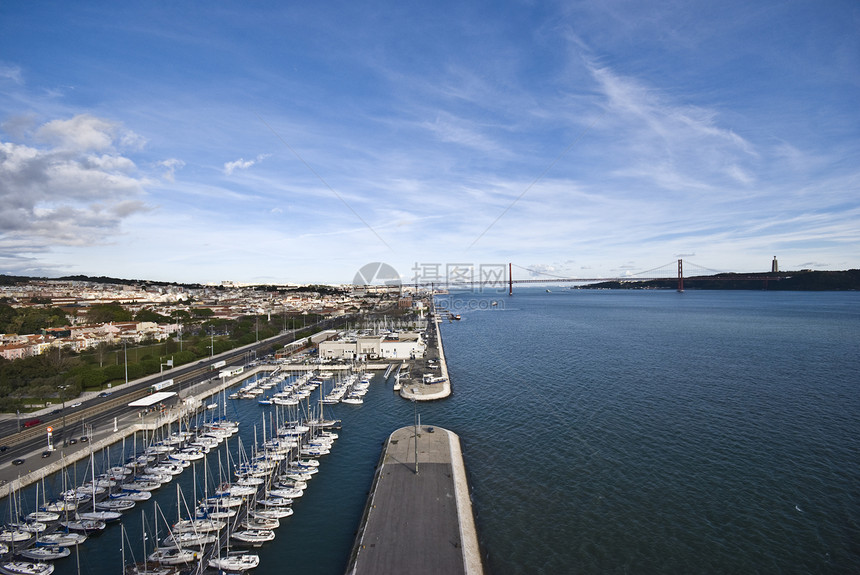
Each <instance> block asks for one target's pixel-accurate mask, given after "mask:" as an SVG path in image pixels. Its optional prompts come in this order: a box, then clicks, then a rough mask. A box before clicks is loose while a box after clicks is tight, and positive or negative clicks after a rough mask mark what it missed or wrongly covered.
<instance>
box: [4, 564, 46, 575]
mask: <svg viewBox="0 0 860 575" xmlns="http://www.w3.org/2000/svg"><path fill="white" fill-rule="evenodd" d="M53 572H54V565H53V563H30V562H27V561H8V562H6V563H0V573H4V574H5V575H50V574H51V573H53Z"/></svg>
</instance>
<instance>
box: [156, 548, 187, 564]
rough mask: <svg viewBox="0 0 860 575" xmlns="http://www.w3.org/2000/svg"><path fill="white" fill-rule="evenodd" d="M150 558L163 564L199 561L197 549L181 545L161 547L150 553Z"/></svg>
mask: <svg viewBox="0 0 860 575" xmlns="http://www.w3.org/2000/svg"><path fill="white" fill-rule="evenodd" d="M148 559H149V560H150V561H155V562H156V563H159V564H161V565H186V564H188V563H194V562H195V561H197V551H192V550H190V549H181V548H179V547H159V548H158V549H156V550H155V551H153V552H152V553H150V554H149V558H148Z"/></svg>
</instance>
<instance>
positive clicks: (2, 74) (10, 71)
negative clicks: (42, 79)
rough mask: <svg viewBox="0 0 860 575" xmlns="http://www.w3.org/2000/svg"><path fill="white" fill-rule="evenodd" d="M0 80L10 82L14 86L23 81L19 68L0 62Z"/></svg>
mask: <svg viewBox="0 0 860 575" xmlns="http://www.w3.org/2000/svg"><path fill="white" fill-rule="evenodd" d="M0 78H5V79H7V80H11V81H12V82H14V83H15V84H23V83H24V79H23V77H22V75H21V68H20V67H19V66H13V65H11V64H4V63H2V62H0Z"/></svg>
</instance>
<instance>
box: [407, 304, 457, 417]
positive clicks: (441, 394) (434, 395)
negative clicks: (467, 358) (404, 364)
mask: <svg viewBox="0 0 860 575" xmlns="http://www.w3.org/2000/svg"><path fill="white" fill-rule="evenodd" d="M433 326H434V329H435V331H436V345H435V347H431V349H430V350H428V358H432V359H436V360H437V361H438V365H439V375H440V376H441V378H442V382H441V383H432V384H429V385H428V384H425V383H424V382H423V380H422V379H419V377H420V376H421V374H423V373H424V370H423V369H419V368H417V367H416V366H413V368H412V371H413V372H414V374H415V375H414V376H413V379H411V380H407V381H404V382H402V383H401V388H400V397H402V398H403V399H408V400H411V401H412V400H414V401H433V400H436V399H444V398H446V397H448V396H449V395H451V378H450V377H449V376H448V364H447V363H446V361H445V350H444V348H443V347H442V331H441V330H440V329H439V313H438V312H436V311H435V308H434V313H433ZM434 351H435V357H433V355H434V354H433V353H432V352H434ZM412 363H413V364H416V363H418V362H416V361H413V362H412Z"/></svg>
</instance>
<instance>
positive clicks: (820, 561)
mask: <svg viewBox="0 0 860 575" xmlns="http://www.w3.org/2000/svg"><path fill="white" fill-rule="evenodd" d="M440 301H441V302H442V303H443V304H445V305H447V306H448V307H449V308H450V309H452V310H453V311H456V312H457V313H460V315H461V317H462V320H461V321H458V322H456V321H455V322H450V323H449V322H446V323H445V324H443V325H442V335H443V340H444V345H445V353H446V357H447V359H448V366H449V371H450V374H451V378H452V382H453V390H454V394H453V395H452V396H451V397H450V398H448V399H446V400H443V401H439V402H434V403H429V404H418V405H417V406H416V405H413V404H411V403H409V402H406V401H403V400H401V399H400V398H399V397H397V396H396V395H395V394H394V393H393V392H392V390H391V385H390V383H389V384H385V383H384V382H382V380H381V375H377V376H376V377H375V378H374V380H373V384H372V386H371V390H370V392H369V393H368V395H367V396H366V397H365V403H364V404H363V405H361V406H349V405H337V406H333V408H332V409H331V410H330V411H331V412H332V413H333V415H335V416H336V417H339V418H341V419H342V420H343V429H342V431H341V439H339V440H338V441H337V442H336V444H335V447H334V449H333V451H332V453H331V454H330V455H328V456H325V457H324V458H322V460H321V471H320V473H319V474H318V475H317V476H316V478H315V479H313V481H311V482H310V484H309V488H308V490H307V491H306V493H305V496H304V497H303V498H301V499H300V500H297V501H296V503H295V504H294V509H295V515H294V516H293V517H291V518H288V519H286V520H282V526H281V527H280V528H279V529H278V530H277V532H276V533H277V538H276V540H275V541H274V542H273V543H270V544H268V545H266V546H264V547H262V548H261V549H260V550H259V551H258V552H259V554H260V557H261V565H260V567H259V568H258V569H257V570H256V571H255V573H257V574H259V575H269V574H272V575H274V574H280V573H284V572H287V571H289V572H302V573H314V574H332V575H334V574H340V573H343V571H344V569H345V567H346V563H347V560H348V556H349V551H350V547H351V545H352V542H353V537H354V534H355V531H356V529H357V528H358V523H359V520H360V516H361V512H362V510H363V506H364V503H365V499H366V496H367V490H368V489H369V487H370V484H371V481H372V478H373V472H374V468H375V465H376V462H377V460H378V458H379V455H380V451H381V447H382V443H383V441H384V440H385V438H386V437H387V436H388V434H390V433H391V432H392V431H393V430H394V429H396V428H398V427H401V426H404V425H411V424H412V422H413V417H414V414H415V412H414V411H413V410H414V409H417V411H418V412H419V413H420V416H421V420H422V422H423V423H426V424H432V425H438V426H441V427H445V428H448V429H451V430H453V431H455V432H456V433H457V434H459V435H460V437H461V440H462V443H463V451H464V457H465V460H466V465H467V468H468V473H469V479H470V482H471V485H472V489H473V494H472V495H473V503H474V509H475V513H476V519H477V527H478V530H479V539H480V542H481V545H482V550H483V553H484V558H485V566H486V568H487V570H488V572H491V573H497V574H507V573H757V572H758V573H776V572H802V573H847V572H860V544H858V542H860V526H858V525H860V294H858V293H833V292H827V293H796V292H764V291H762V292H746V291H688V292H686V293H683V294H679V293H675V292H670V291H590V290H567V289H562V288H552V292H551V293H547V292H546V291H545V290H544V289H531V290H521V291H518V292H517V293H516V294H515V296H514V297H512V298H508V297H507V296H504V295H497V294H472V293H464V294H455V295H451V296H446V297H445V298H443V299H441V300H440ZM491 301H496V302H498V303H497V305H495V306H493V305H491V303H490V302H491ZM229 409H230V413H229V414H230V415H231V416H235V417H239V418H241V419H242V421H243V424H242V437H243V441H244V442H245V443H246V445H250V443H251V442H252V441H253V434H254V426H255V424H256V427H257V434H258V437H259V436H261V434H262V419H263V418H264V417H265V415H264V414H266V413H267V412H268V410H269V409H270V408H268V407H264V406H260V405H258V404H257V403H256V402H254V401H233V402H231V403H230V408H229ZM222 449H223V447H222ZM231 450H232V451H235V441H234V443H233V445H232V446H231ZM209 460H210V463H209V465H208V466H209V471H208V472H209V473H217V463H214V462H213V461H214V459H213V456H211V455H210V458H209ZM78 473H80V471H79V472H78ZM201 473H202V471H198V472H197V476H198V477H197V479H198V481H197V483H198V485H201V484H202V481H201V478H200V474H201ZM178 482H179V483H180V484H182V485H183V486H184V487H183V491H184V492H185V493H186V497H188V498H189V500H190V498H191V495H190V494H191V493H192V489H193V488H192V486H191V484H192V475H191V473H189V472H187V471H186V473H184V474H183V475H182V476H181V478H180V479H179V480H178ZM201 489H202V487H201ZM29 496H30V495H28V494H25V498H26V497H29ZM157 499H158V500H159V501H160V505H161V506H163V508H164V513H165V515H167V516H168V519H171V518H175V514H176V503H175V501H176V491H175V488H173V487H170V486H167V487H164V488H162V489H161V490H160V493H159V494H158V496H157ZM152 508H153V506H152V503H151V502H150V503H149V504H148V505H146V506H144V507H143V509H144V510H145V511H146V514H147V518H149V517H150V516H151V514H152ZM124 523H125V525H126V528H127V530H128V533H129V541H130V542H131V544H130V545H129V544H128V543H127V544H126V553H127V555H128V554H130V553H134V554H135V556H136V558H137V559H139V558H140V555H141V554H142V551H141V550H140V548H142V544H141V539H142V537H141V529H142V527H141V526H140V524H141V515H140V511H139V510H134V511H132V512H130V513H129V514H128V515H127V516H126V518H125V519H124ZM148 529H149V530H151V529H152V527H148ZM159 536H160V537H161V536H162V535H161V534H160V535H159ZM149 537H150V541H152V538H153V534H151V533H150V534H149ZM120 549H121V544H120V530H119V528H117V527H112V528H109V529H108V530H107V531H106V532H105V533H103V534H102V535H100V536H98V537H96V538H94V539H92V540H91V541H88V542H87V543H86V544H85V545H83V546H82V547H81V553H80V556H79V560H80V563H81V572H84V573H93V574H116V573H119V572H120V564H121V559H120ZM75 569H76V560H75V558H74V557H70V558H69V559H65V560H63V561H62V562H57V573H74V572H75Z"/></svg>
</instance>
